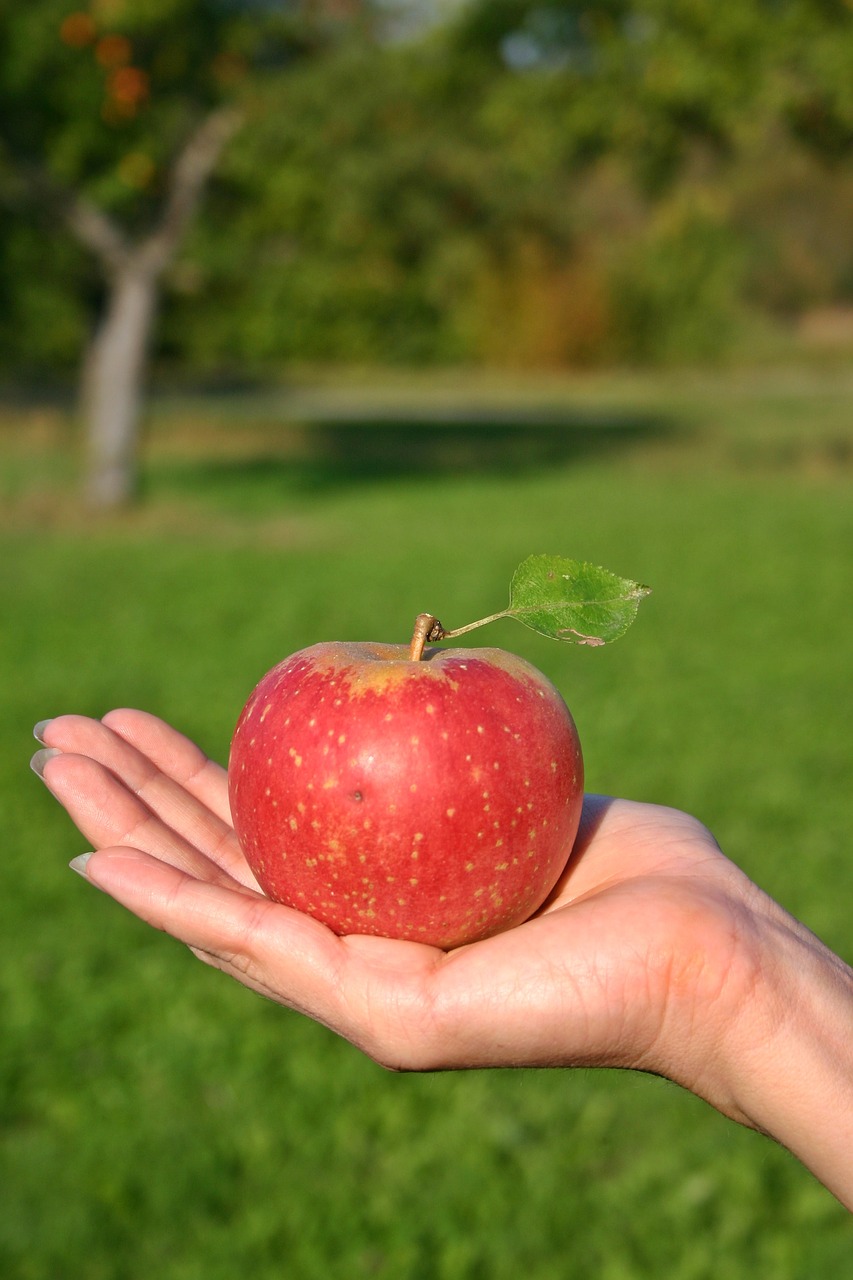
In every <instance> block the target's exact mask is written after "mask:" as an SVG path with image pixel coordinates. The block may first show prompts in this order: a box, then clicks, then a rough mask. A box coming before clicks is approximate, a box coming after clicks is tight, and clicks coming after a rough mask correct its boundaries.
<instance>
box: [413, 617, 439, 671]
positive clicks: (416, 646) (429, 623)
mask: <svg viewBox="0 0 853 1280" xmlns="http://www.w3.org/2000/svg"><path fill="white" fill-rule="evenodd" d="M446 634H447V633H446V632H445V630H444V627H443V626H442V625H441V623H440V622H439V620H438V618H435V617H433V615H432V614H431V613H419V614H418V616H417V617H416V618H415V630H414V632H413V634H412V643H411V644H410V645H409V657H410V658H411V660H412V662H420V660H421V658H422V657H423V656H424V645H425V644H426V642H427V641H428V640H431V641H433V642H435V641H436V640H443V639H444V637H445V635H446Z"/></svg>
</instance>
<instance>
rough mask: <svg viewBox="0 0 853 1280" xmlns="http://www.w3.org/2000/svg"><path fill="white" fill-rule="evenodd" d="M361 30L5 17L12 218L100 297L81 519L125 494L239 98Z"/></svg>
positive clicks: (264, 13) (334, 18)
mask: <svg viewBox="0 0 853 1280" xmlns="http://www.w3.org/2000/svg"><path fill="white" fill-rule="evenodd" d="M369 16H370V15H369V5H368V4H367V3H363V2H362V0H289V2H285V3H278V4H274V3H272V2H270V3H264V2H263V0H255V3H238V2H236V0H147V3H146V4H144V5H136V4H131V3H130V0H89V3H88V5H85V4H82V3H81V4H80V5H79V7H75V6H74V0H35V2H34V3H30V4H28V5H26V6H19V5H17V4H16V3H15V0H3V3H2V5H0V50H2V51H3V52H2V53H0V118H2V120H3V125H2V127H0V171H2V172H3V173H4V175H5V177H6V178H7V186H8V187H9V188H10V190H11V191H12V193H13V196H14V198H15V199H16V201H17V205H18V208H19V210H24V209H29V210H30V212H31V213H33V212H34V213H35V215H36V216H37V217H39V218H40V219H41V220H42V222H43V223H44V225H45V226H46V227H47V226H49V227H51V230H52V231H53V232H55V229H56V227H57V224H58V225H59V226H61V227H62V228H63V229H64V231H65V232H66V233H67V234H69V235H71V236H73V237H74V238H75V239H76V240H77V242H78V243H79V244H80V245H82V246H83V247H84V248H85V250H86V251H87V252H88V254H89V255H90V256H91V260H92V262H93V264H94V267H95V269H96V273H97V277H98V280H99V283H100V289H99V291H98V292H99V294H100V306H99V314H98V317H97V319H96V321H95V323H94V327H93V332H92V336H91V339H90V341H89V343H88V346H87V350H86V353H85V358H84V360H83V376H82V396H81V403H82V407H83V413H84V419H85V423H86V438H87V465H86V476H85V489H86V497H87V499H88V501H89V502H90V503H91V504H93V505H95V506H98V507H114V506H119V505H121V504H123V503H125V502H127V501H128V499H129V498H130V497H131V496H132V494H133V492H134V488H135V485H136V461H137V452H138V441H137V436H138V423H139V415H140V403H141V395H142V386H143V377H144V373H145V368H146V360H147V355H148V349H149V344H150V338H151V333H152V326H153V323H154V319H155V316H156V313H157V308H158V303H159V300H160V294H161V290H162V285H163V279H164V275H165V273H166V272H167V270H168V269H169V267H170V266H171V265H172V264H173V263H174V261H175V259H176V256H177V254H178V251H179V249H180V247H181V244H182V242H183V240H184V237H185V235H186V232H187V230H188V228H189V226H190V224H191V222H192V221H193V219H194V218H195V216H196V214H197V212H198V210H199V207H200V205H201V202H202V199H203V196H204V194H205V190H206V188H207V186H208V184H209V182H210V179H211V176H212V174H213V172H214V170H215V168H216V166H217V163H218V161H219V158H220V156H221V153H222V151H223V149H224V148H225V146H226V145H227V143H228V142H229V140H230V139H231V138H232V137H233V135H234V134H235V132H236V131H237V129H238V127H239V125H240V123H241V119H242V114H243V111H244V110H245V106H244V104H245V102H246V99H247V96H248V93H249V90H250V89H251V88H252V86H253V85H255V84H256V83H257V81H258V79H261V80H262V79H263V78H264V77H267V76H269V75H270V74H273V73H278V72H280V71H281V70H282V69H286V68H287V67H289V66H290V65H291V64H292V63H295V62H297V61H299V60H301V59H302V58H304V57H307V56H312V55H316V54H318V53H320V52H322V51H323V50H324V49H326V48H327V47H329V46H330V45H331V44H333V43H334V42H335V41H336V40H337V39H338V38H339V37H340V35H341V33H342V32H344V31H346V30H348V29H351V28H352V26H353V24H364V23H365V22H367V21H368V20H369ZM7 199H8V198H7Z"/></svg>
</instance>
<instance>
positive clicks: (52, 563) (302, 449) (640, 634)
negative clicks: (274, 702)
mask: <svg viewBox="0 0 853 1280" xmlns="http://www.w3.org/2000/svg"><path fill="white" fill-rule="evenodd" d="M851 393H853V374H851V373H850V372H845V371H844V370H838V369H835V370H831V371H827V372H826V373H825V374H823V375H821V374H819V373H815V372H814V371H812V372H798V371H796V370H788V371H785V372H784V373H781V374H778V375H773V374H770V373H761V374H728V375H722V374H721V375H719V377H713V376H711V375H703V376H701V377H700V376H698V375H697V376H692V377H689V376H686V375H685V376H681V377H678V378H676V377H674V376H670V377H667V378H663V377H658V378H655V377H648V378H641V377H632V378H629V377H627V376H626V377H620V378H612V379H607V378H604V377H596V378H592V377H590V378H587V379H582V380H577V381H574V382H569V381H562V382H561V381H559V380H556V379H554V380H551V381H549V382H542V383H539V384H537V385H535V386H531V385H528V386H520V385H519V384H514V385H512V386H508V385H504V386H501V385H497V384H486V383H479V384H477V385H474V384H472V383H470V382H462V381H454V380H453V379H449V378H448V379H445V380H443V381H439V380H436V381H435V382H433V383H432V384H429V385H428V384H426V383H422V384H417V383H414V382H405V381H402V380H401V381H399V382H397V383H396V384H395V383H386V384H385V385H384V387H383V389H382V391H381V393H380V391H377V389H376V388H373V387H370V386H368V385H367V384H361V383H358V382H356V381H350V383H349V384H348V385H347V386H345V387H343V388H340V387H338V388H335V387H333V386H331V385H328V386H326V387H320V388H319V389H313V390H312V389H311V388H310V387H307V388H303V389H301V390H300V391H299V393H298V394H296V393H289V394H288V395H284V394H273V393H267V394H265V395H257V396H254V397H237V396H233V397H230V398H228V397H220V398H218V399H213V398H211V399H209V400H205V399H204V398H202V397H197V398H195V399H190V398H184V399H183V400H180V399H172V400H168V401H167V400H165V399H164V400H163V401H162V402H160V403H159V404H158V406H157V407H156V408H155V411H154V412H153V414H152V418H151V422H150V430H149V436H148V447H147V450H146V461H145V475H144V492H145V501H144V503H143V504H142V505H141V506H140V507H139V508H138V510H136V511H135V512H133V513H131V514H130V515H129V516H127V517H124V518H121V519H119V518H109V519H101V520H92V519H91V518H87V517H85V516H84V515H83V514H82V513H81V512H80V511H79V509H78V508H77V506H76V504H75V501H74V498H73V494H72V491H71V489H70V485H71V483H72V479H73V476H74V471H75V466H74V454H73V449H72V448H71V446H72V444H73V436H72V434H71V432H70V429H69V428H68V426H67V424H66V422H65V420H64V418H63V417H62V415H61V414H60V413H59V411H57V410H55V409H52V408H50V407H42V408H30V409H26V410H24V409H17V410H14V411H13V410H12V409H8V410H6V411H3V413H2V417H0V502H2V515H0V582H1V583H2V600H3V602H4V609H3V616H2V625H0V664H1V665H0V670H2V672H3V680H2V687H0V724H2V737H0V811H1V812H2V817H3V830H4V834H5V837H6V839H5V844H4V857H3V859H2V864H1V865H2V871H0V876H2V889H1V890H0V927H2V931H3V936H4V938H5V939H6V943H7V945H6V947H5V958H4V963H3V965H2V969H0V998H2V1009H3V1015H2V1016H3V1023H2V1027H3V1029H2V1036H0V1107H2V1130H0V1143H2V1145H0V1187H2V1194H0V1274H2V1275H3V1276H4V1277H9V1280H66V1278H67V1280H76V1278H77V1277H85V1278H86V1280H142V1278H144V1280H149V1278H150V1277H154V1276H157V1277H162V1278H163V1280H234V1278H235V1277H237V1276H251V1277H252V1280H272V1278H273V1277H275V1278H276V1280H277V1278H278V1277H282V1276H288V1277H294V1278H295V1280H303V1278H304V1280H314V1278H315V1277H316V1278H317V1280H321V1278H322V1280H326V1278H327V1277H329V1276H333V1277H342V1278H346V1280H351V1278H352V1280H358V1278H360V1277H380V1278H381V1280H517V1278H518V1277H519V1276H520V1275H523V1276H525V1277H527V1280H540V1278H541V1280H552V1277H554V1276H555V1275H561V1276H562V1275H565V1276H571V1277H573V1280H575V1278H576V1280H586V1277H589V1278H590V1280H633V1278H635V1277H647V1276H648V1277H655V1278H656V1277H666V1280H694V1278H697V1280H698V1278H699V1277H711V1276H717V1275H718V1274H724V1275H725V1276H726V1277H727V1280H746V1278H747V1277H749V1278H750V1280H753V1277H756V1276H759V1277H771V1276H772V1277H773V1280H794V1278H795V1277H797V1278H799V1277H802V1278H803V1280H806V1277H808V1278H809V1280H813V1278H814V1277H816V1276H841V1275H843V1274H846V1269H847V1268H849V1258H850V1249H851V1242H853V1235H851V1229H850V1220H849V1216H848V1215H847V1214H845V1213H844V1211H843V1210H841V1209H840V1207H839V1206H837V1204H836V1202H835V1201H834V1200H833V1199H832V1198H831V1197H830V1196H829V1195H828V1193H826V1192H825V1191H823V1190H822V1189H821V1188H820V1187H819V1186H818V1185H817V1184H816V1183H815V1182H814V1181H813V1180H812V1179H811V1178H810V1176H809V1175H808V1174H807V1173H806V1172H805V1171H804V1170H803V1169H802V1168H801V1167H800V1166H799V1165H798V1164H797V1163H796V1162H795V1161H794V1160H793V1159H792V1158H791V1157H789V1156H788V1155H787V1154H786V1153H785V1152H783V1151H781V1150H779V1149H777V1148H776V1147H774V1146H773V1145H772V1144H771V1143H769V1142H768V1141H766V1140H765V1139H763V1138H761V1137H759V1136H757V1135H755V1134H752V1133H748V1132H746V1131H742V1130H739V1129H737V1128H736V1127H735V1126H733V1125H731V1124H730V1123H729V1122H727V1121H725V1120H723V1119H722V1118H721V1117H719V1116H718V1115H716V1114H715V1113H714V1112H712V1111H711V1110H710V1109H709V1108H707V1107H706V1106H704V1104H701V1103H699V1102H698V1101H697V1100H695V1099H693V1098H691V1097H690V1096H688V1095H686V1094H684V1093H682V1092H680V1091H679V1090H678V1089H676V1088H675V1087H674V1086H670V1085H668V1084H666V1083H665V1082H662V1081H659V1080H655V1079H652V1078H647V1077H641V1076H634V1075H629V1074H625V1073H617V1072H602V1073H599V1072H580V1071H579V1072H526V1071H524V1072H493V1073H481V1072H476V1073H471V1074H467V1075H455V1076H454V1075H435V1076H424V1077H417V1076H391V1075H388V1074H386V1073H384V1072H383V1071H381V1070H380V1069H379V1068H378V1067H376V1066H374V1065H373V1064H371V1063H370V1062H368V1061H366V1060H364V1059H363V1058H361V1057H360V1056H359V1055H358V1053H357V1052H356V1051H355V1050H353V1049H351V1048H350V1047H349V1046H348V1045H346V1044H344V1043H342V1042H339V1041H337V1040H336V1039H335V1038H334V1037H332V1036H331V1035H330V1034H329V1033H328V1032H326V1031H324V1030H322V1029H320V1028H318V1027H315V1026H313V1025H311V1024H309V1023H307V1022H305V1021H304V1020H302V1019H300V1018H299V1017H298V1016H296V1015H292V1014H289V1013H287V1012H284V1011H283V1010H281V1009H279V1008H277V1007H276V1006H274V1005H272V1004H269V1003H266V1002H264V1001H262V1000H260V999H259V998H258V997H256V996H253V995H251V994H249V993H247V992H246V991H244V990H242V989H241V988H239V987H237V986H236V985H234V984H230V983H229V982H228V981H227V980H226V979H225V978H223V977H222V976H221V975H220V974H218V973H215V972H213V971H212V970H207V969H205V968H203V967H202V966H201V965H199V964H198V963H197V962H196V961H195V960H194V959H193V958H192V957H191V956H190V955H189V953H188V952H186V951H184V950H183V949H182V948H181V947H180V946H178V945H177V944H176V943H174V942H173V941H171V940H170V939H167V938H165V937H163V936H162V935H159V934H155V933H154V932H152V931H150V930H147V929H146V928H145V927H144V926H142V925H141V924H140V923H139V922H137V921H136V920H134V919H132V918H130V917H127V916H125V915H124V914H123V913H122V912H121V911H120V910H119V908H117V907H116V906H115V905H114V904H113V903H112V902H110V901H109V900H108V899H106V898H102V897H100V896H99V895H98V894H97V893H96V892H94V891H93V890H92V889H91V888H88V887H87V886H86V885H85V884H84V883H83V882H82V881H80V880H78V879H77V878H75V877H74V876H73V875H72V874H71V873H70V872H69V871H68V870H67V868H66V863H67V860H68V859H69V858H70V857H72V856H73V855H74V854H76V853H78V852H80V851H81V850H82V848H83V845H82V839H81V838H80V837H78V836H77V835H76V833H75V832H74V830H73V829H72V827H71V825H70V823H69V822H68V820H67V818H65V816H64V815H63V814H62V812H61V811H60V810H59V809H58V808H57V806H56V805H55V804H54V802H53V801H52V800H51V799H50V797H49V796H48V794H47V793H46V791H44V789H43V788H41V787H40V785H39V784H38V782H37V780H36V779H35V778H33V777H32V775H31V774H30V773H29V772H28V770H27V760H28V757H29V754H30V752H31V750H33V749H34V748H35V745H36V744H35V743H33V742H32V739H31V737H30V733H31V727H32V724H33V723H34V722H35V721H36V720H38V719H41V718H44V717H47V716H50V715H55V714H58V713H60V712H63V711H66V710H78V711H84V712H88V713H92V714H101V713H103V712H104V711H106V710H107V709H108V708H109V707H111V706H115V705H122V704H123V705H139V706H144V707H146V708H147V709H149V710H152V711H154V712H157V713H159V714H162V715H164V716H166V717H168V718H169V719H170V720H171V721H172V722H173V723H175V724H177V725H178V726H179V727H181V728H182V729H184V730H185V731H186V732H188V733H189V734H190V735H191V736H193V737H195V738H196V739H197V740H199V741H200V742H201V743H202V745H203V746H204V747H205V748H206V749H207V750H208V751H209V752H210V753H211V754H212V755H214V756H216V757H218V758H220V759H224V758H225V756H226V754H227V749H228V742H229V738H230V733H231V729H232V727H233V724H234V721H235V720H236V717H237V714H238V712H239V710H240V707H241V706H242V703H243V701H244V699H245V697H246V696H247V694H248V693H249V691H250V689H251V687H252V685H253V684H254V683H255V681H256V680H257V678H258V677H259V676H260V675H261V674H262V673H263V672H264V671H265V670H266V669H267V668H268V667H269V666H271V665H272V664H273V663H274V662H275V661H277V660H278V659H279V658H280V657H282V656H284V655H285V654H286V653H288V652H290V651H292V650H293V649H296V648H300V647H302V646H304V645H307V644H310V643H313V642H315V641H317V640H321V639H331V638H357V639H361V638H377V639H389V640H397V639H399V640H405V639H407V638H408V635H409V633H410V630H411V622H412V620H413V618H414V616H415V614H417V613H418V612H420V611H422V610H431V611H435V612H436V613H438V614H439V615H440V616H441V618H442V620H443V621H444V622H445V624H446V625H447V626H454V625H460V624H462V623H463V622H466V621H469V620H471V619H473V618H475V617H480V616H483V615H484V614H486V613H489V612H492V611H494V610H495V609H496V608H500V607H502V605H503V604H504V603H505V598H506V590H507V583H508V581H509V577H510V574H511V572H512V570H513V569H514V568H515V565H516V564H517V563H518V561H519V560H521V559H522V558H523V557H524V556H525V555H527V554H529V553H530V552H534V551H554V552H560V553H563V554H566V555H571V556H576V557H579V558H583V559H590V560H594V561H596V562H599V563H602V564H605V565H607V566H608V567H609V568H611V569H613V570H615V571H616V572H618V573H622V574H624V575H625V576H629V577H634V578H637V579H640V580H641V581H644V582H648V583H649V584H651V586H652V587H653V589H654V594H653V596H652V597H651V598H650V600H649V601H648V602H646V603H645V604H644V605H643V608H642V610H641V615H640V618H639V619H638V621H637V623H636V624H635V626H634V628H633V629H632V630H631V632H630V633H629V635H628V636H627V637H626V638H625V639H624V640H621V641H619V643H618V644H616V645H614V646H613V647H612V648H607V649H605V650H602V651H594V650H579V649H575V648H569V647H566V648H563V647H561V646H559V645H556V644H554V643H553V642H549V641H547V640H544V639H541V638H539V637H538V636H535V635H534V634H533V633H531V632H529V631H526V630H525V629H523V628H520V627H518V626H517V625H516V624H513V623H511V622H503V623H498V624H496V625H495V626H494V627H493V628H491V629H490V633H489V635H488V640H486V638H485V637H486V633H478V634H476V635H475V636H474V637H471V642H472V643H495V644H501V645H504V646H505V647H507V648H515V649H517V650H518V651H519V652H521V653H522V654H523V655H524V656H526V657H527V658H529V659H530V660H531V661H533V662H534V663H536V664H537V665H538V666H540V667H541V668H542V669H543V670H544V671H546V672H547V673H548V674H549V675H550V676H551V678H552V679H553V680H554V681H555V682H556V683H557V685H558V686H559V687H560V688H561V690H562V691H563V692H564V694H565V696H566V699H567V701H568V702H569V704H570V705H571V707H572V709H573V711H574V713H575V716H576V719H577V721H578V724H579V727H580V730H581V735H582V737H583V739H584V744H585V750H586V758H587V772H588V785H589V786H590V788H591V789H595V790H603V791H615V792H619V793H621V794H625V795H629V796H633V797H638V798H646V799H651V800H659V801H665V802H667V803H670V804H674V805H678V806H681V807H685V808H687V809H690V810H691V811H693V812H695V813H696V814H698V815H699V816H700V817H701V818H702V819H703V820H704V821H706V822H707V823H708V824H709V825H710V826H711V827H712V829H713V830H714V832H715V834H716V835H717V837H718V838H719V840H720V842H721V843H722V845H723V847H724V849H725V850H726V851H727V852H728V853H729V855H730V856H732V857H733V858H735V860H737V861H739V862H740V863H741V864H742V865H743V866H744V867H745V868H746V869H747V871H748V872H749V873H750V874H751V875H752V876H753V877H754V878H756V879H758V880H759V881H760V882H761V883H762V884H763V885H764V887H766V888H767V889H768V890H769V891H770V892H771V893H773V894H774V895H775V896H776V897H778V898H779V899H780V900H781V901H782V902H783V903H784V904H785V905H786V906H787V907H788V908H789V909H790V910H792V911H793V912H794V913H795V914H797V915H798V916H799V917H800V918H802V919H803V920H805V921H806V923H808V924H809V925H810V926H811V927H812V928H813V929H814V930H815V931H816V932H818V933H820V934H821V935H822V936H823V937H824V938H825V939H826V940H827V941H828V942H829V943H830V944H831V945H833V946H834V947H835V948H836V949H838V950H839V951H840V952H841V954H843V955H845V957H846V958H847V959H851V958H853V950H852V949H851V942H850V924H849V922H850V914H851V904H853V862H851V858H850V829H851V819H853V791H851V779H853V735H851V729H850V725H851V721H852V720H853V715H852V714H851V713H853V697H851V690H853V681H852V680H851V660H850V635H851V633H853V591H851V584H853V573H851V567H852V564H853V414H851V411H850V406H851ZM431 415H432V417H433V418H434V419H435V421H434V423H433V425H430V422H429V418H430V416H431Z"/></svg>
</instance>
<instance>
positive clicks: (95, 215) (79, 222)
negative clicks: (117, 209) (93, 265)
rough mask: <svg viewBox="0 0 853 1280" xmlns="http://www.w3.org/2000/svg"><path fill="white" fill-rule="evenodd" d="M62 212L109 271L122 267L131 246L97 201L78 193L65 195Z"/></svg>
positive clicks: (75, 232)
mask: <svg viewBox="0 0 853 1280" xmlns="http://www.w3.org/2000/svg"><path fill="white" fill-rule="evenodd" d="M63 212H64V216H65V221H66V223H67V224H68V227H69V229H70V230H71V232H72V233H73V234H74V235H75V236H76V237H77V239H78V240H79V241H80V243H81V244H83V245H85V247H86V248H87V249H90V250H91V252H92V253H93V254H94V255H95V257H96V258H99V259H100V260H101V262H102V263H103V265H104V266H105V268H106V269H107V272H108V273H109V274H114V273H115V272H117V271H120V270H121V268H122V267H123V266H124V265H125V264H126V262H127V260H128V257H129V255H130V252H131V250H130V245H129V244H128V242H127V240H126V239H125V237H124V235H123V234H122V232H121V230H120V228H119V226H118V224H117V223H115V222H113V220H112V218H110V217H108V216H107V214H105V213H104V212H103V210H102V209H99V208H98V207H97V205H94V204H90V203H89V201H88V200H86V199H84V198H83V197H82V196H78V195H67V196H66V197H65V200H64V207H63Z"/></svg>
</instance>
